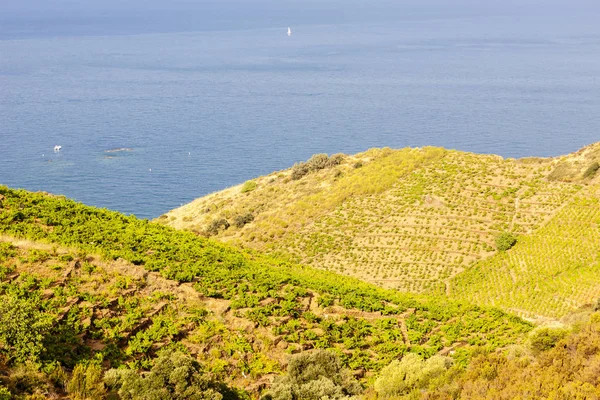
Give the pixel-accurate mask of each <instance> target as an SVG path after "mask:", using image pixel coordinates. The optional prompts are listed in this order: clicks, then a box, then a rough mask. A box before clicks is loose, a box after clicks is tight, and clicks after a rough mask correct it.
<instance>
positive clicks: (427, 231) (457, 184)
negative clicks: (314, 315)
mask: <svg viewBox="0 0 600 400" xmlns="http://www.w3.org/2000/svg"><path fill="white" fill-rule="evenodd" d="M544 172H547V165H545V164H538V163H532V164H527V163H520V162H517V161H515V160H502V159H499V158H498V157H494V156H476V155H470V154H464V153H458V152H447V153H446V155H445V157H443V158H442V159H440V160H439V161H437V162H435V163H432V164H429V165H425V166H423V167H421V168H419V169H416V170H414V171H412V173H410V174H408V175H407V176H405V177H403V178H402V179H401V180H400V181H399V182H398V183H396V184H395V185H393V186H392V187H391V188H390V189H389V190H387V191H386V192H385V193H384V194H382V195H380V196H365V197H352V198H350V199H348V200H347V201H345V202H344V203H343V204H342V205H340V206H338V207H337V208H336V209H335V210H334V211H333V212H331V213H329V214H327V215H326V216H324V217H322V218H320V219H319V220H317V221H314V223H313V224H311V225H308V226H306V227H304V229H302V230H301V231H300V232H298V233H297V234H292V235H290V237H289V239H288V240H287V241H285V242H284V243H285V244H284V246H285V248H286V251H289V252H291V253H292V254H295V255H297V256H298V257H299V258H301V259H302V261H303V262H307V263H309V264H311V265H315V266H320V267H322V268H325V269H328V270H334V271H337V272H340V273H347V274H349V275H354V276H357V277H359V278H361V279H364V280H368V281H372V282H375V283H378V284H380V285H382V286H385V287H390V288H397V289H401V290H405V291H413V292H421V291H431V290H445V287H444V282H445V281H446V280H447V279H449V278H450V277H452V276H454V275H456V274H458V273H459V272H461V271H463V270H464V269H465V267H467V266H468V265H470V264H471V263H473V262H475V261H477V260H480V259H482V258H485V257H488V256H490V255H492V254H494V253H495V252H496V248H495V243H494V240H495V237H496V236H497V235H498V234H499V233H500V232H503V231H511V232H514V233H517V234H526V233H529V232H532V231H534V230H535V229H536V228H538V227H539V226H540V225H541V224H542V223H544V222H545V221H547V220H548V218H549V217H551V216H552V215H553V214H554V212H555V211H556V210H557V209H558V208H559V207H560V206H561V205H562V204H564V203H565V201H567V200H568V199H569V198H570V197H571V196H572V195H573V193H576V192H577V190H579V188H577V187H575V186H573V185H569V184H565V183H560V182H548V181H546V180H544V179H542V177H543V174H544Z"/></svg>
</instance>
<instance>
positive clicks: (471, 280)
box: [451, 186, 600, 317]
mask: <svg viewBox="0 0 600 400" xmlns="http://www.w3.org/2000/svg"><path fill="white" fill-rule="evenodd" d="M451 285H452V291H451V292H452V297H454V298H459V299H465V300H469V301H473V302H476V303H477V304H488V305H495V306H498V307H501V308H504V309H510V310H511V311H513V312H516V313H518V314H521V315H523V316H527V317H536V316H537V315H543V316H551V317H561V316H563V315H565V314H567V313H568V312H571V311H573V310H574V309H576V308H578V307H579V306H581V305H582V304H586V303H595V302H596V300H597V299H598V298H600V188H599V187H598V186H588V187H586V188H584V189H583V190H581V191H580V192H578V193H577V194H576V195H575V196H574V197H573V199H572V200H571V201H570V202H569V203H568V204H566V205H565V206H564V208H562V209H561V210H560V211H559V212H558V213H557V214H556V215H555V217H554V218H553V219H552V220H551V221H550V222H549V223H548V224H547V225H545V226H544V227H542V228H540V229H539V230H537V231H536V232H535V233H533V234H532V235H529V236H523V237H522V238H521V239H520V240H519V243H517V245H516V246H515V247H514V248H512V249H511V250H510V251H508V252H505V253H499V254H496V255H494V256H493V257H490V258H487V259H485V260H482V261H480V262H478V263H477V264H476V265H475V266H474V267H472V268H470V269H468V270H467V271H465V272H464V273H462V274H460V275H458V276H456V277H455V278H454V279H452V281H451Z"/></svg>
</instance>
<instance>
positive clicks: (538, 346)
mask: <svg viewBox="0 0 600 400" xmlns="http://www.w3.org/2000/svg"><path fill="white" fill-rule="evenodd" d="M568 333H569V331H568V330H567V329H564V328H548V327H545V328H539V329H536V330H534V331H533V332H531V336H530V338H529V347H530V348H531V350H532V351H533V353H534V354H539V353H541V352H543V351H547V350H550V349H551V348H553V347H554V346H556V343H558V342H559V341H560V340H562V339H563V338H564V337H565V336H567V335H568Z"/></svg>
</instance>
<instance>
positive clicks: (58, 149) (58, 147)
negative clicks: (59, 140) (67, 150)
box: [54, 145, 62, 153]
mask: <svg viewBox="0 0 600 400" xmlns="http://www.w3.org/2000/svg"><path fill="white" fill-rule="evenodd" d="M60 149H62V146H59V145H56V146H54V152H55V153H58V152H59V151H60Z"/></svg>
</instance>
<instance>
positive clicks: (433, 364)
mask: <svg viewBox="0 0 600 400" xmlns="http://www.w3.org/2000/svg"><path fill="white" fill-rule="evenodd" d="M451 365H452V359H451V358H448V357H442V356H433V357H431V358H430V359H428V360H423V358H422V357H421V356H419V355H417V354H414V353H408V354H406V355H405V356H404V357H402V360H400V361H398V360H394V361H392V362H391V363H390V364H389V365H388V366H387V367H384V368H383V369H382V370H381V372H380V374H379V377H378V378H377V380H376V381H375V391H376V392H377V394H378V395H379V396H380V397H381V398H392V397H396V396H402V395H406V394H409V393H410V392H412V391H413V390H415V389H421V388H424V387H426V386H427V384H428V383H429V382H430V381H431V380H432V379H434V378H436V377H438V376H440V375H441V374H442V373H444V372H445V371H446V370H447V369H448V368H449V367H450V366H451Z"/></svg>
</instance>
